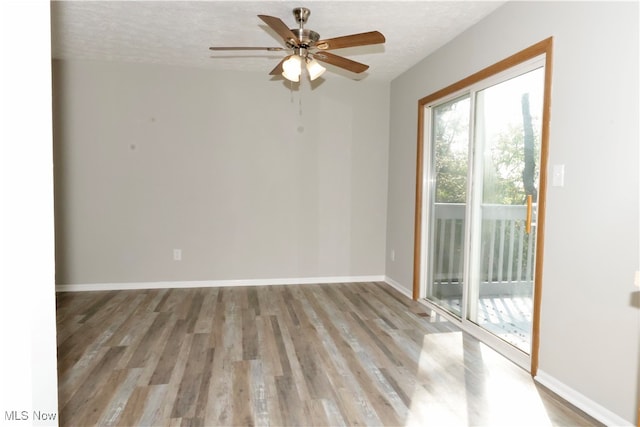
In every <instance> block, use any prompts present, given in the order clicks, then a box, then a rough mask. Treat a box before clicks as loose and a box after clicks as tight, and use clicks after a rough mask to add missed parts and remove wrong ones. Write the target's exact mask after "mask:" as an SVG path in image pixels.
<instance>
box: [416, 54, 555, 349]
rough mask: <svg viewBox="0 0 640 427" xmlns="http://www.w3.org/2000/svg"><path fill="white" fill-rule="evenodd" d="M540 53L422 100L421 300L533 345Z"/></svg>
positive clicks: (504, 337) (490, 331) (541, 91)
mask: <svg viewBox="0 0 640 427" xmlns="http://www.w3.org/2000/svg"><path fill="white" fill-rule="evenodd" d="M544 77H545V73H544V60H543V58H542V59H538V60H536V61H530V62H529V63H527V64H526V66H521V67H519V68H518V69H516V70H509V71H508V72H504V73H502V74H500V75H496V76H492V78H491V79H487V80H485V81H481V82H479V83H478V84H476V85H474V86H472V87H470V88H468V89H467V90H465V91H464V92H462V93H458V94H453V96H452V97H450V98H449V99H444V100H440V101H436V102H434V103H433V104H431V105H427V106H425V113H424V114H425V117H428V118H429V119H428V120H427V125H426V126H425V136H424V140H425V141H429V145H428V147H429V149H428V150H425V161H424V164H425V165H426V166H427V167H426V168H425V169H426V177H427V179H426V180H425V181H426V182H427V183H428V184H427V186H426V188H425V195H426V196H427V197H426V201H425V208H426V210H425V224H424V225H425V227H424V230H425V233H426V239H425V243H426V251H425V261H424V263H425V264H424V265H425V267H426V268H425V274H424V280H425V284H424V288H425V290H426V292H425V296H426V298H427V300H429V301H431V302H433V303H435V304H437V305H438V306H440V307H442V308H443V309H445V310H447V311H448V312H450V313H451V314H453V315H454V316H456V317H457V318H459V319H460V321H461V322H463V323H465V324H468V325H469V326H471V327H477V328H479V329H480V330H481V331H482V333H488V334H490V335H491V336H493V337H495V338H497V339H499V340H501V341H503V342H506V343H508V344H509V345H511V346H513V347H515V348H517V349H519V350H521V351H522V352H523V353H525V354H529V353H530V351H531V329H532V318H533V296H534V275H535V262H536V259H535V253H536V232H535V231H536V222H537V221H536V216H537V206H538V194H539V188H540V184H539V182H540V173H541V171H540V140H541V138H540V135H541V126H542V121H541V118H542V108H543V97H544V96H543V95H544Z"/></svg>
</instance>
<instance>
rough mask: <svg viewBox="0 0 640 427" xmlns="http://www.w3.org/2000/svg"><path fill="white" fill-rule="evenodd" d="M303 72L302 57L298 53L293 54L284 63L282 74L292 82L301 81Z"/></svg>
mask: <svg viewBox="0 0 640 427" xmlns="http://www.w3.org/2000/svg"><path fill="white" fill-rule="evenodd" d="M301 73H302V59H301V58H300V57H299V56H298V55H291V57H290V58H289V59H287V60H286V61H284V62H283V63H282V75H283V76H284V78H285V79H287V80H290V81H292V82H298V81H300V74H301Z"/></svg>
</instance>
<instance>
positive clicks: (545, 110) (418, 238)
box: [413, 37, 553, 376]
mask: <svg viewBox="0 0 640 427" xmlns="http://www.w3.org/2000/svg"><path fill="white" fill-rule="evenodd" d="M552 53H553V37H549V38H547V39H545V40H542V41H541V42H538V43H536V44H534V45H532V46H529V47H528V48H526V49H524V50H521V51H520V52H518V53H516V54H514V55H511V56H509V57H508V58H505V59H503V60H502V61H499V62H497V63H495V64H493V65H490V66H489V67H487V68H484V69H482V70H480V71H478V72H477V73H475V74H472V75H470V76H468V77H466V78H464V79H462V80H460V81H458V82H456V83H453V84H452V85H449V86H447V87H445V88H444V89H441V90H438V91H436V92H434V93H432V94H431V95H427V96H425V97H424V98H421V99H420V100H418V149H417V160H416V205H415V217H414V236H413V237H414V248H413V299H414V300H418V299H419V298H420V278H421V277H422V253H423V248H422V203H423V200H422V198H423V193H424V188H423V185H422V183H423V174H424V164H423V162H424V120H425V119H424V110H425V106H427V105H429V104H430V103H432V102H434V101H436V100H438V99H441V98H444V97H446V96H448V95H451V94H453V93H455V92H458V91H460V90H462V89H465V88H467V87H469V86H471V85H473V84H475V83H477V82H479V81H482V80H484V79H487V78H489V77H491V76H493V75H495V74H498V73H500V72H502V71H505V70H508V69H509V68H512V67H514V66H516V65H518V64H520V63H523V62H525V61H528V60H530V59H533V58H535V57H536V56H540V55H543V54H544V55H545V71H544V72H545V75H544V102H543V106H542V134H541V138H540V171H547V170H548V169H547V168H548V157H549V125H550V114H551V75H552V68H551V67H552V58H551V57H552ZM538 196H539V197H538V216H537V231H536V254H535V259H536V265H535V273H534V284H533V288H534V292H533V319H532V338H531V371H530V373H531V375H532V376H536V374H537V371H538V351H539V348H540V305H541V302H542V264H543V254H544V228H545V213H546V196H547V174H546V173H541V174H540V189H539V192H538Z"/></svg>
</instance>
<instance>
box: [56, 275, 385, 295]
mask: <svg viewBox="0 0 640 427" xmlns="http://www.w3.org/2000/svg"><path fill="white" fill-rule="evenodd" d="M383 281H385V277H384V276H344V277H302V278H288V279H249V280H193V281H192V280H189V281H167V282H130V283H84V284H72V285H56V292H84V291H120V290H133V289H168V288H219V287H224V286H271V285H308V284H322V283H361V282H383Z"/></svg>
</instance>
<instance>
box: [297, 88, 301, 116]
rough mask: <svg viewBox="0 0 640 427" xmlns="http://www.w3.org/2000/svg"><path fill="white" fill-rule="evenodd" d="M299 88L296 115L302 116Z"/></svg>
mask: <svg viewBox="0 0 640 427" xmlns="http://www.w3.org/2000/svg"><path fill="white" fill-rule="evenodd" d="M300 89H301V90H300V94H299V95H298V115H299V116H300V117H302V88H300Z"/></svg>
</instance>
